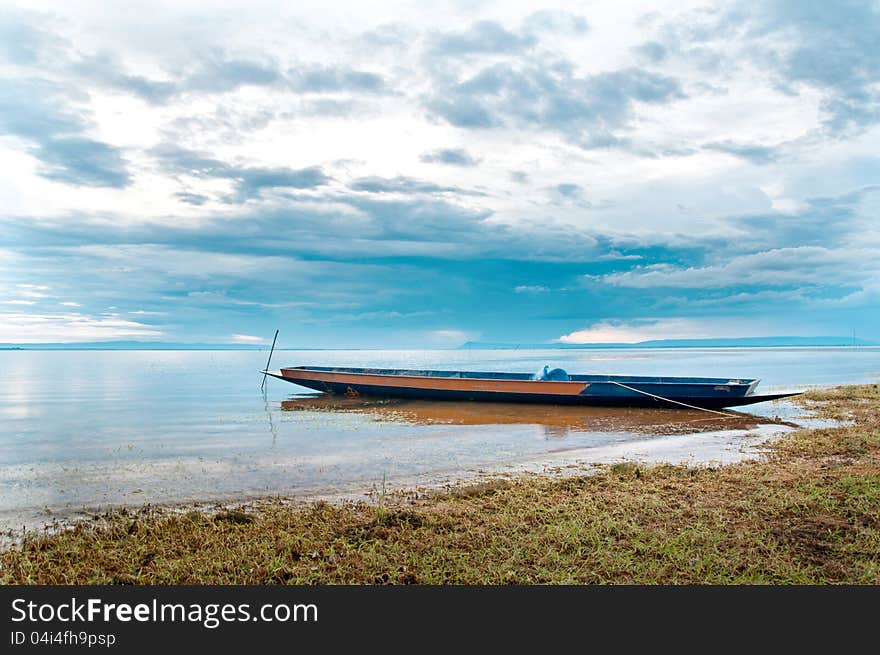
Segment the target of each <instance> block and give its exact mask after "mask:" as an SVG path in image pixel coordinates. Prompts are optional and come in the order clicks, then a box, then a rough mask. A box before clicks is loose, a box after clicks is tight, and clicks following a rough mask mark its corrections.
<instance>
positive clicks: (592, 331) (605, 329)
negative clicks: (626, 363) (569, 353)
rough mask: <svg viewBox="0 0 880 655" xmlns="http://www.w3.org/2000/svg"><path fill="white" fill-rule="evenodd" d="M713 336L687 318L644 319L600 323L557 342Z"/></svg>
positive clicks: (606, 341) (572, 342) (575, 342)
mask: <svg viewBox="0 0 880 655" xmlns="http://www.w3.org/2000/svg"><path fill="white" fill-rule="evenodd" d="M709 336H715V335H714V334H713V332H712V331H710V330H707V328H706V326H705V325H703V324H702V323H701V322H700V321H697V320H694V319H687V318H648V319H641V320H638V321H630V322H624V321H601V322H598V323H595V324H593V325H591V326H590V327H588V328H585V329H583V330H577V331H575V332H572V333H570V334H565V335H563V336H561V337H559V338H558V339H557V341H559V342H560V343H568V344H586V343H639V342H641V341H651V340H654V339H699V338H705V337H709Z"/></svg>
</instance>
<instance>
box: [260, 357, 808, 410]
mask: <svg viewBox="0 0 880 655" xmlns="http://www.w3.org/2000/svg"><path fill="white" fill-rule="evenodd" d="M267 373H268V374H269V375H272V376H273V377H276V378H278V379H281V380H285V381H287V382H291V383H294V384H298V385H300V386H303V387H306V388H308V389H313V390H316V391H322V392H326V393H331V394H336V395H344V396H372V397H386V398H412V399H426V400H455V401H481V402H501V403H535V404H553V405H583V406H606V407H608V406H610V407H654V408H658V407H662V408H681V407H682V405H686V406H692V407H700V408H705V409H721V408H724V407H740V406H744V405H752V404H755V403H761V402H766V401H770V400H776V399H778V398H785V397H787V396H792V395H796V394H793V393H782V394H768V395H755V394H753V393H751V391H752V390H753V388H754V386H755V385H756V384H757V380H724V379H720V378H718V379H715V378H648V377H630V376H571V377H570V381H567V382H565V383H561V385H557V386H556V387H550V386H547V384H548V383H544V382H533V381H531V380H530V376H528V375H526V374H509V373H476V372H447V371H391V370H382V369H351V368H348V369H342V368H323V367H298V368H286V369H282V371H281V373H280V374H276V373H271V372H267ZM322 373H323V374H324V375H322ZM416 374H417V375H416ZM316 376H317V377H319V378H320V379H314V378H315V377H316ZM490 376H493V377H490ZM340 378H341V379H340ZM404 378H405V379H407V380H409V382H407V383H406V384H402V383H401V380H402V379H404ZM437 379H442V380H446V385H445V386H446V388H430V386H429V384H430V383H431V382H432V381H433V382H435V383H436V381H437ZM383 380H385V381H388V382H391V383H390V384H388V383H384V384H383V383H382V382H383ZM474 381H479V382H481V383H485V384H484V385H483V386H490V387H491V386H492V384H493V381H495V382H496V386H497V388H493V389H474V388H454V387H455V386H462V387H466V386H468V383H473V382H474ZM505 381H506V382H508V383H510V382H514V383H515V384H514V385H511V384H507V387H511V386H519V387H521V388H528V389H535V392H530V391H520V390H516V391H510V390H504V389H503V386H504V385H503V384H502V382H505ZM523 382H527V384H522V383H523ZM567 385H574V386H573V387H571V389H570V390H569V388H567ZM471 386H473V384H471ZM556 388H560V389H563V390H564V391H565V392H564V393H553V392H552V390H553V389H556ZM548 391H549V392H548Z"/></svg>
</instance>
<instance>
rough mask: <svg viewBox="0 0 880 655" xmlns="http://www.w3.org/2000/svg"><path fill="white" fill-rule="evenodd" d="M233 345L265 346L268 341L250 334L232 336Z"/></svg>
mask: <svg viewBox="0 0 880 655" xmlns="http://www.w3.org/2000/svg"><path fill="white" fill-rule="evenodd" d="M230 339H232V341H233V343H253V344H263V343H266V339H265V338H263V337H255V336H253V335H250V334H233V335H231V336H230Z"/></svg>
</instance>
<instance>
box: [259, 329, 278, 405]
mask: <svg viewBox="0 0 880 655" xmlns="http://www.w3.org/2000/svg"><path fill="white" fill-rule="evenodd" d="M276 339H278V330H275V336H274V337H272V348H271V349H269V359H268V360H266V368H265V369H263V383H262V384H261V385H260V390H261V391H262V390H265V388H266V375H267V374H268V371H269V364H270V363H271V362H272V353H273V352H275V340H276Z"/></svg>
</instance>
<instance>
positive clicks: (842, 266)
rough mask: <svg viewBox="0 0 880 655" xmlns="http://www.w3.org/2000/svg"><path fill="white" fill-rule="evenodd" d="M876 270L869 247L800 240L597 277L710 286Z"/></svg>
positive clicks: (836, 279)
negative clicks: (715, 260) (708, 260)
mask: <svg viewBox="0 0 880 655" xmlns="http://www.w3.org/2000/svg"><path fill="white" fill-rule="evenodd" d="M876 275H880V262H878V261H877V260H876V258H875V257H873V256H872V251H871V250H869V249H863V248H851V249H842V248H841V249H829V248H823V247H820V246H795V247H789V248H775V249H773V250H768V251H764V252H757V253H751V254H748V255H742V256H738V257H733V258H732V259H730V260H729V261H727V262H724V263H722V264H716V265H712V266H698V267H690V268H683V267H680V266H675V265H672V264H666V263H663V264H651V265H648V266H637V267H635V268H634V269H632V270H629V271H624V272H620V273H609V274H606V275H601V276H595V277H593V278H592V279H594V280H596V281H601V282H602V283H604V284H610V285H613V286H619V287H632V288H690V289H708V288H724V287H751V286H760V287H771V288H772V287H802V286H832V285H837V286H842V285H856V286H858V285H861V284H863V283H865V282H866V281H867V280H870V279H873V278H874V277H875V276H876Z"/></svg>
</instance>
